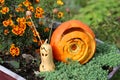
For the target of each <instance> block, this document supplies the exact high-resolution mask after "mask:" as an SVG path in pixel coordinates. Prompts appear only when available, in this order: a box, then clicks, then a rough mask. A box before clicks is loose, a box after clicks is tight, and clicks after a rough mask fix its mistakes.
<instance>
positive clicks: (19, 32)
mask: <svg viewBox="0 0 120 80" xmlns="http://www.w3.org/2000/svg"><path fill="white" fill-rule="evenodd" d="M12 32H13V33H14V34H15V35H19V36H22V35H23V33H24V32H25V30H24V29H23V28H20V27H19V26H18V25H17V26H15V27H14V28H13V29H12Z"/></svg>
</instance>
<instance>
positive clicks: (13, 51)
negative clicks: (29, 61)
mask: <svg viewBox="0 0 120 80" xmlns="http://www.w3.org/2000/svg"><path fill="white" fill-rule="evenodd" d="M10 54H11V55H12V56H18V55H19V54H20V49H19V48H18V47H15V44H11V47H10Z"/></svg>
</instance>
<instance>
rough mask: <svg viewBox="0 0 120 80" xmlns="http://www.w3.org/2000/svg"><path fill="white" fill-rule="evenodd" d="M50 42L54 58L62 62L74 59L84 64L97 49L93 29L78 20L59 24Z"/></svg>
mask: <svg viewBox="0 0 120 80" xmlns="http://www.w3.org/2000/svg"><path fill="white" fill-rule="evenodd" d="M50 44H51V46H52V49H53V56H54V58H55V59H56V60H59V61H62V62H67V59H72V60H77V61H79V62H80V63H81V64H84V63H86V62H88V61H89V60H90V59H91V58H92V57H93V55H94V52H95V49H96V41H95V35H94V33H93V31H92V30H91V29H90V28H89V27H88V26H87V25H85V24H83V23H82V22H80V21H78V20H70V21H67V22H64V23H62V24H61V25H60V26H58V27H57V29H56V30H55V31H54V32H53V34H52V37H51V43H50Z"/></svg>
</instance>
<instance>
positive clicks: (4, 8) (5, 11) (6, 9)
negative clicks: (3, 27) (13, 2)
mask: <svg viewBox="0 0 120 80" xmlns="http://www.w3.org/2000/svg"><path fill="white" fill-rule="evenodd" d="M7 12H9V8H8V7H2V10H1V13H2V14H6V13H7Z"/></svg>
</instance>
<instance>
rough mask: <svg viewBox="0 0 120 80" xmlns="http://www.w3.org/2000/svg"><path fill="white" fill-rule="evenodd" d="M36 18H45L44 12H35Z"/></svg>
mask: <svg viewBox="0 0 120 80" xmlns="http://www.w3.org/2000/svg"><path fill="white" fill-rule="evenodd" d="M35 18H43V14H41V13H35Z"/></svg>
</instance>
